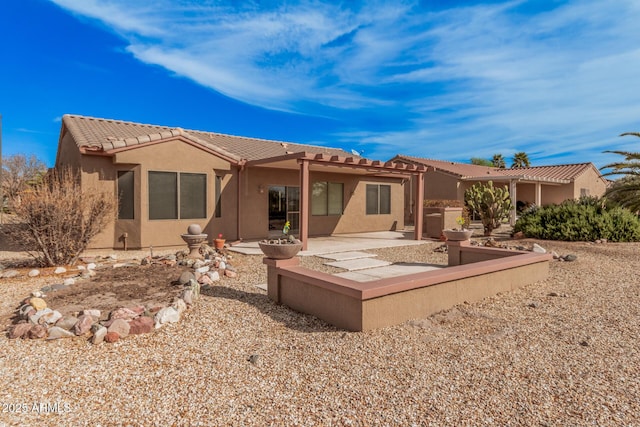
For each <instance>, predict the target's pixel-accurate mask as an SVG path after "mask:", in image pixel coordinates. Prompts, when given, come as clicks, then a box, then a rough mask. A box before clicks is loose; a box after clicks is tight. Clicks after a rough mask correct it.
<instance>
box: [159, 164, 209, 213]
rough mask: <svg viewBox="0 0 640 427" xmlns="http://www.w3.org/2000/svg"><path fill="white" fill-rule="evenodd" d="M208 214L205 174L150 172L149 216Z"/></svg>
mask: <svg viewBox="0 0 640 427" xmlns="http://www.w3.org/2000/svg"><path fill="white" fill-rule="evenodd" d="M178 190H179V191H178ZM206 217H207V175H206V174H199V173H177V172H152V171H150V172H149V219H178V218H180V219H194V218H206Z"/></svg>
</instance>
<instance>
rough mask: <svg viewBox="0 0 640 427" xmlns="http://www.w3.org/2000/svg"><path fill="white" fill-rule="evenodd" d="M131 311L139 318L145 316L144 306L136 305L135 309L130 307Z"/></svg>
mask: <svg viewBox="0 0 640 427" xmlns="http://www.w3.org/2000/svg"><path fill="white" fill-rule="evenodd" d="M129 310H131V311H133V312H134V313H136V314H137V315H138V316H142V315H143V314H144V310H145V308H144V305H136V306H133V307H129Z"/></svg>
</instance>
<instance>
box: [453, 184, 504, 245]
mask: <svg viewBox="0 0 640 427" xmlns="http://www.w3.org/2000/svg"><path fill="white" fill-rule="evenodd" d="M464 198H465V200H466V202H467V204H468V205H469V207H470V208H471V209H472V210H474V211H475V212H477V213H478V215H480V220H481V221H482V226H483V227H484V235H485V236H490V235H491V233H492V232H493V230H495V229H497V228H499V227H500V225H501V224H502V221H503V220H505V219H507V218H509V212H511V209H512V208H513V204H512V203H511V197H510V195H509V190H507V189H506V188H505V187H494V185H493V182H492V181H489V182H487V184H486V185H485V184H482V183H477V184H475V185H474V186H473V187H471V188H469V189H468V190H467V191H465V192H464Z"/></svg>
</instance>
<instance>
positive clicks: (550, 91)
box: [0, 0, 640, 167]
mask: <svg viewBox="0 0 640 427" xmlns="http://www.w3.org/2000/svg"><path fill="white" fill-rule="evenodd" d="M638 22H640V2H638V1H637V0H569V1H554V0H533V1H526V0H522V1H518V0H515V1H497V0H494V1H491V0H489V1H472V0H470V1H453V0H432V1H430V0H423V1H401V0H397V1H383V0H380V1H355V0H354V1H344V2H339V1H323V0H314V1H269V0H262V1H260V0H256V1H224V0H218V1H207V0H201V1H190V0H144V1H143V0H51V1H48V0H20V1H5V2H2V6H0V40H2V43H1V44H0V52H1V54H2V61H1V62H0V114H1V115H2V154H3V156H9V155H13V154H17V153H22V154H27V155H31V154H35V155H37V156H38V157H39V158H40V159H42V160H43V161H44V162H45V163H46V164H47V165H48V166H52V165H53V164H54V162H55V157H56V150H57V143H58V137H59V134H60V126H61V118H62V116H63V115H64V114H78V115H84V116H92V117H101V118H108V119H116V120H126V121H133V122H140V123H149V124H156V125H163V126H175V127H182V128H185V129H194V130H202V131H210V132H219V133H226V134H231V135H239V136H248V137H256V138H265V139H272V140H279V141H290V142H298V143H304V144H314V145H326V146H330V147H336V148H342V149H345V150H347V151H351V150H357V151H358V152H361V153H362V155H363V156H364V157H366V158H370V159H376V160H387V159H389V158H391V157H393V156H395V155H396V154H405V155H412V156H418V157H426V158H431V159H442V160H451V161H461V162H469V160H470V159H471V158H472V157H481V158H491V157H492V156H493V155H494V154H498V153H499V154H502V155H503V156H504V157H505V158H506V160H507V166H509V165H510V162H511V157H512V156H513V154H514V153H516V152H519V151H524V152H526V153H527V154H528V156H529V159H530V160H531V163H532V165H533V166H536V165H553V164H563V163H580V162H587V161H590V162H593V163H594V164H595V165H596V166H597V167H602V166H604V165H606V164H608V163H611V162H614V161H618V160H621V159H622V158H621V156H619V155H615V154H611V153H603V152H604V151H605V150H627V151H640V144H639V143H640V140H639V139H638V138H635V137H633V136H626V137H620V136H619V135H620V134H621V133H623V132H638V131H640V96H639V94H640V71H639V70H640V25H638Z"/></svg>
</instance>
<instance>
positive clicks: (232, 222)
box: [55, 115, 425, 248]
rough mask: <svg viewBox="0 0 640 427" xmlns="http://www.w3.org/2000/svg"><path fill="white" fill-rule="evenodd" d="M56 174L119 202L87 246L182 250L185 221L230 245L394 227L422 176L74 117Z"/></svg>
mask: <svg viewBox="0 0 640 427" xmlns="http://www.w3.org/2000/svg"><path fill="white" fill-rule="evenodd" d="M55 167H56V168H61V167H71V168H73V169H74V170H77V171H79V172H80V181H81V188H82V190H83V191H107V192H109V193H112V194H113V196H114V197H117V198H118V199H119V209H118V216H117V219H116V220H115V221H114V223H113V224H111V225H110V226H109V227H108V228H107V229H105V230H104V232H102V233H101V234H100V235H98V236H97V238H96V239H95V240H94V241H93V242H92V244H91V247H92V248H121V247H123V239H126V241H127V246H128V247H129V248H145V247H149V246H154V247H161V246H176V245H184V242H183V241H182V239H181V237H180V235H181V234H183V233H185V232H186V229H187V227H188V225H190V224H192V223H198V224H200V226H201V227H202V229H203V233H207V234H208V235H209V239H210V240H212V239H214V238H215V237H217V236H218V234H222V235H223V236H224V238H226V239H227V240H228V241H234V240H240V239H261V238H265V237H268V236H269V235H275V234H279V233H281V230H282V227H283V225H284V222H285V221H290V223H291V228H292V232H293V233H294V234H296V235H297V236H299V237H300V238H301V240H302V241H303V243H304V244H305V247H306V242H307V238H308V236H313V235H329V234H333V233H351V232H367V231H380V230H391V229H402V228H404V205H403V203H404V185H405V183H407V182H409V180H410V179H411V178H412V177H413V178H414V179H413V181H414V183H418V184H417V186H416V191H415V197H418V198H421V197H422V194H423V193H422V187H421V185H422V181H423V175H424V171H425V167H424V166H421V165H416V164H413V163H404V162H403V163H396V162H386V163H385V162H381V161H371V160H368V159H364V158H361V157H358V156H354V155H353V154H351V153H348V152H345V151H343V150H340V149H334V148H328V147H323V146H313V145H304V144H294V143H287V142H278V141H269V140H263V139H255V138H245V137H238V136H231V135H224V134H219V133H212V132H203V131H194V130H185V129H181V128H172V127H166V126H156V125H148V124H141V123H133V122H126V121H119V120H108V119H101V118H93V117H85V116H77V115H65V116H64V117H63V119H62V126H61V130H60V137H59V140H58V152H57V158H56V164H55ZM418 187H419V188H418ZM419 233H420V234H419ZM415 236H416V238H419V237H420V236H421V229H417V230H416V232H415Z"/></svg>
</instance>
